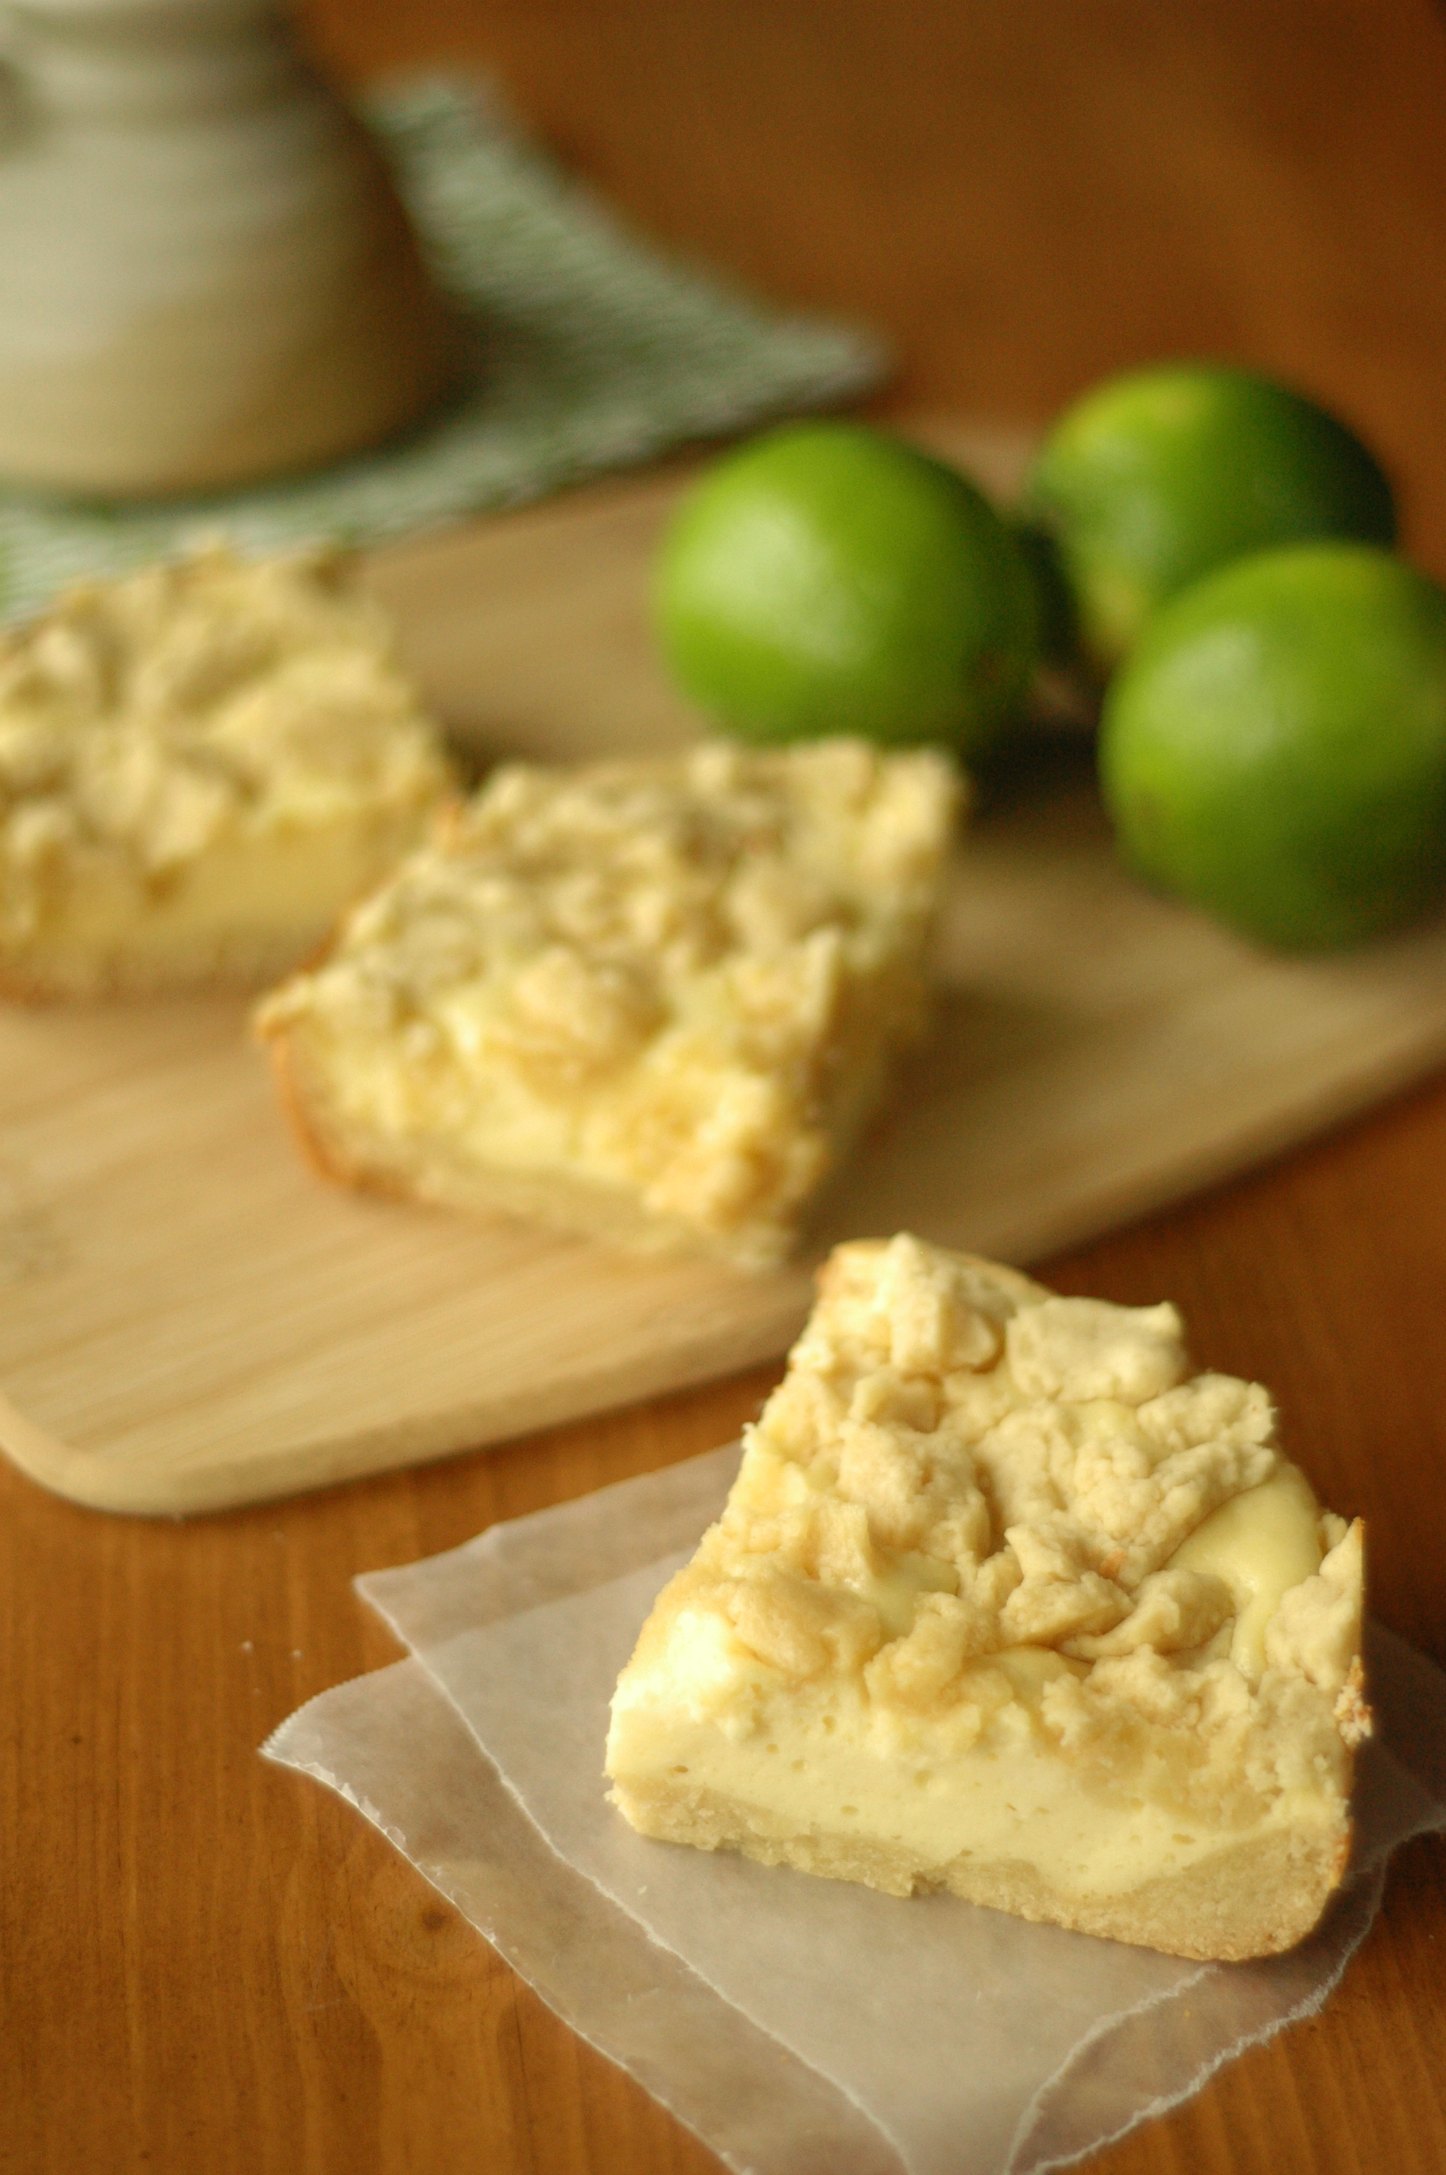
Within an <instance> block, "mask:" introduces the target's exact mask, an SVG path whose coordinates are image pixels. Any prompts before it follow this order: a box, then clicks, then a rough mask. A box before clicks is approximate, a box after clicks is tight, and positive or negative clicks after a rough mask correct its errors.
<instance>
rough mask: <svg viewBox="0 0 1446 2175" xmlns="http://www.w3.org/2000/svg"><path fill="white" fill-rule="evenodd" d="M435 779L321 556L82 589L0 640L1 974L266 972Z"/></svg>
mask: <svg viewBox="0 0 1446 2175" xmlns="http://www.w3.org/2000/svg"><path fill="white" fill-rule="evenodd" d="M452 789H453V778H452V774H451V770H450V767H449V765H448V762H447V760H446V757H445V755H444V753H443V749H442V744H441V739H440V735H439V734H438V732H437V729H436V727H435V726H434V725H433V724H432V723H431V721H430V720H429V719H428V718H427V717H426V716H425V715H424V713H423V711H422V709H421V707H420V704H419V702H418V699H417V696H416V694H415V693H414V691H413V689H412V688H411V686H410V684H409V683H408V681H407V680H406V679H405V677H404V676H403V674H402V673H401V671H400V669H399V668H398V666H397V664H396V661H395V659H394V657H393V654H392V644H391V637H390V634H389V632H388V630H387V628H386V626H385V624H384V622H383V621H382V619H381V617H380V615H379V614H378V613H377V612H376V610H375V609H374V608H373V607H372V606H371V605H370V604H369V603H367V602H366V600H365V599H364V598H362V597H361V596H360V595H359V594H358V593H357V592H356V591H355V589H354V588H353V587H352V585H351V582H350V579H349V576H348V574H347V571H346V568H345V565H344V563H343V562H342V561H341V560H340V559H339V558H338V557H337V555H336V554H334V553H322V552H305V553H296V554H291V555H289V556H287V557H285V558H275V559H269V560H262V561H258V562H255V563H249V562H245V561H242V560H240V559H238V558H236V557H234V556H233V555H232V554H231V553H230V552H228V551H225V550H221V549H215V550H208V551H203V552H198V553H196V554H195V555H193V556H192V557H190V558H187V559H181V560H179V561H176V562H173V563H168V564H164V565H157V566H151V567H147V568H145V569H143V570H142V571H141V572H139V573H137V574H132V575H129V576H127V577H125V578H124V579H121V580H117V581H110V582H88V583H84V584H81V585H79V586H77V587H75V588H73V589H71V590H69V591H68V592H66V593H65V594H64V595H63V596H61V597H60V598H59V599H58V601H57V602H56V603H55V604H54V605H53V606H52V607H51V609H50V610H49V611H47V612H45V613H44V614H42V615H41V616H40V617H39V618H37V619H35V620H33V621H31V622H30V623H29V624H28V625H26V626H23V627H19V628H16V629H13V630H11V631H10V632H8V633H6V634H4V635H3V636H0V987H3V988H4V989H5V990H6V991H8V992H9V993H11V994H16V995H26V996H86V995H97V994H106V993H110V992H113V991H131V990H139V989H160V988H172V987H179V986H184V985H192V984H196V983H210V982H216V981H228V982H229V981H241V982H253V983H254V982H257V981H266V980H268V979H271V978H272V977H274V976H275V975H277V974H279V973H281V972H283V971H284V970H285V969H286V968H288V967H290V966H292V965H294V964H295V963H296V961H297V960H299V959H301V958H304V957H305V956H306V954H307V953H308V952H309V951H312V950H314V949H315V947H316V946H317V945H318V944H319V943H320V942H321V940H322V938H323V937H324V936H325V935H326V933H327V931H328V930H329V929H330V927H331V925H332V923H333V922H334V921H335V920H336V918H337V916H338V914H339V913H340V912H341V911H342V909H343V908H344V907H345V906H346V905H348V904H349V903H350V901H351V900H352V899H354V898H356V897H357V896H358V895H359V894H360V893H361V892H363V891H365V890H367V889H369V888H370V887H371V885H372V884H374V883H375V882H376V881H377V879H378V878H379V877H380V876H381V875H382V874H383V872H384V871H385V870H386V869H387V868H389V867H390V866H391V865H392V864H393V863H394V862H395V861H396V860H397V859H398V857H399V856H400V855H401V854H402V853H403V852H405V851H406V849H407V848H408V847H410V846H411V845H413V844H414V843H415V841H416V840H417V838H418V837H419V836H420V835H421V833H422V831H423V829H424V828H425V827H426V825H427V824H428V823H429V822H430V820H431V817H432V815H433V813H434V811H435V810H436V808H437V807H438V805H439V803H440V802H441V800H442V798H443V797H444V796H445V795H446V794H447V793H449V792H450V791H451V790H452Z"/></svg>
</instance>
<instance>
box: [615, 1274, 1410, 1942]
mask: <svg viewBox="0 0 1446 2175" xmlns="http://www.w3.org/2000/svg"><path fill="white" fill-rule="evenodd" d="M1361 1592H1362V1536H1361V1529H1360V1526H1359V1524H1355V1525H1351V1526H1347V1524H1346V1523H1345V1521H1344V1520H1343V1519H1340V1518H1338V1517H1335V1516H1334V1515H1333V1514H1332V1513H1331V1512H1329V1511H1324V1510H1322V1509H1321V1508H1320V1506H1319V1505H1318V1504H1317V1502H1316V1499H1315V1496H1314V1495H1313V1493H1312V1491H1311V1488H1310V1484H1309V1483H1308V1481H1307V1480H1306V1478H1305V1476H1304V1474H1303V1473H1302V1472H1301V1471H1300V1470H1299V1468H1298V1467H1297V1466H1295V1465H1293V1464H1292V1463H1290V1461H1289V1460H1288V1459H1287V1458H1286V1457H1285V1455H1284V1454H1283V1452H1282V1451H1281V1449H1280V1447H1279V1445H1278V1443H1277V1440H1276V1433H1275V1416H1274V1413H1273V1411H1272V1408H1271V1403H1270V1399H1269V1397H1268V1396H1267V1395H1266V1392H1265V1391H1264V1390H1263V1389H1261V1388H1260V1387H1259V1386H1257V1385H1252V1384H1250V1383H1246V1382H1241V1381H1236V1380H1234V1379H1233V1378H1232V1377H1230V1376H1228V1375H1218V1374H1196V1373H1194V1372H1193V1371H1192V1369H1191V1367H1190V1365H1189V1363H1188V1361H1187V1359H1186V1356H1185V1351H1184V1347H1183V1343H1182V1333H1181V1324H1180V1319H1179V1316H1178V1315H1177V1314H1176V1312H1175V1310H1174V1308H1173V1307H1170V1306H1157V1307H1139V1308H1135V1307H1120V1306H1112V1305H1107V1304H1105V1303H1104V1302H1103V1301H1099V1300H1092V1299H1065V1298H1057V1297H1054V1296H1052V1295H1051V1294H1050V1293H1049V1292H1047V1291H1045V1290H1044V1289H1043V1288H1042V1287H1041V1286H1039V1285H1037V1284H1033V1283H1031V1282H1029V1281H1028V1280H1027V1279H1026V1278H1025V1277H1022V1276H1019V1275H1016V1274H1014V1273H1013V1272H1012V1271H1010V1270H1008V1269H1002V1268H997V1267H995V1266H993V1265H992V1264H990V1263H988V1262H984V1261H979V1260H976V1259H973V1258H972V1257H970V1256H968V1255H963V1254H955V1253H949V1252H945V1251H944V1250H942V1249H941V1248H938V1247H933V1246H927V1245H924V1244H922V1243H921V1242H920V1241H919V1240H917V1239H914V1238H910V1237H907V1236H905V1237H899V1238H895V1239H893V1240H892V1241H890V1242H888V1243H883V1242H878V1243H872V1242H871V1243H863V1244H857V1245H850V1246H844V1247H841V1248H839V1249H838V1250H837V1252H835V1254H834V1255H833V1256H832V1258H831V1259H830V1261H829V1262H828V1264H827V1266H826V1268H825V1270H824V1272H823V1275H822V1280H821V1290H820V1296H819V1300H818V1305H817V1307H816V1309H815V1312H814V1315H813V1318H812V1320H811V1322H810V1323H809V1325H808V1327H807V1329H806V1330H805V1331H804V1334H803V1336H802V1338H801V1339H800V1341H799V1342H798V1344H797V1345H796V1346H795V1347H794V1350H793V1353H792V1355H791V1358H790V1361H789V1367H788V1372H787V1375H786V1377H785V1379H784V1381H783V1382H782V1383H781V1384H780V1386H779V1388H778V1389H777V1390H776V1391H775V1392H774V1394H773V1396H772V1397H771V1398H770V1400H769V1402H768V1404H767V1406H766V1407H765V1409H764V1412H763V1414H762V1417H761V1418H760V1419H759V1421H758V1423H757V1425H756V1426H755V1427H752V1428H750V1429H749V1430H748V1432H747V1435H746V1438H745V1445H744V1453H743V1463H742V1467H741V1469H740V1471H739V1474H738V1478H737V1480H736V1482H735V1483H734V1487H733V1490H732V1493H731V1495H730V1497H729V1500H728V1504H727V1507H726V1509H725V1510H724V1513H723V1516H722V1518H721V1519H720V1520H719V1522H718V1523H717V1524H716V1525H715V1526H713V1527H712V1528H711V1529H710V1530H709V1531H708V1532H707V1533H706V1534H705V1535H704V1537H703V1540H702V1542H701V1544H700V1546H699V1548H698V1552H697V1554H696V1556H695V1557H694V1558H693V1561H692V1562H691V1563H690V1564H689V1565H688V1566H687V1567H686V1568H685V1569H684V1570H682V1571H680V1572H679V1573H678V1575H677V1576H676V1577H675V1578H674V1579H673V1580H672V1581H671V1582H670V1583H669V1584H668V1585H667V1586H666V1587H665V1588H664V1590H663V1592H662V1594H661V1595H660V1597H659V1599H658V1601H657V1603H656V1605H655V1607H654V1609H653V1611H652V1614H651V1616H650V1617H649V1618H648V1621H647V1623H646V1624H645V1625H644V1627H643V1631H642V1635H641V1637H640V1638H639V1640H638V1644H637V1648H636V1651H635V1652H634V1654H633V1657H632V1659H631V1660H630V1661H629V1663H628V1665H627V1667H626V1668H625V1669H624V1671H623V1673H622V1676H621V1678H620V1680H619V1682H618V1687H617V1691H616V1694H615V1697H614V1700H613V1709H612V1727H611V1731H610V1734H609V1738H608V1749H607V1772H608V1774H609V1776H610V1777H611V1779H612V1795H613V1799H614V1801H615V1803H616V1804H617V1805H619V1806H620V1807H621V1809H622V1811H623V1813H624V1814H625V1815H626V1817H627V1818H628V1819H629V1820H630V1821H631V1822H632V1824H633V1826H634V1827H635V1828H637V1829H639V1830H640V1831H641V1832H642V1833H643V1834H645V1835H650V1836H657V1837H661V1838H664V1839H666V1840H668V1841H671V1842H676V1843H690V1844H694V1845H696V1846H697V1847H699V1848H701V1849H704V1850H716V1849H723V1848H727V1849H735V1850H740V1851H743V1852H745V1853H746V1854H747V1855H748V1856H750V1857H753V1858H758V1859H761V1860H763V1862H764V1863H766V1864H769V1865H788V1866H795V1867H799V1868H801V1869H803V1870H804V1871H806V1872H810V1873H821V1874H827V1875H830V1876H832V1877H834V1878H836V1879H842V1880H856V1881H863V1882H866V1883H868V1884H869V1885H870V1886H872V1887H874V1888H880V1889H884V1890H886V1891H887V1892H888V1893H890V1894H892V1895H899V1896H907V1895H910V1894H911V1893H913V1892H914V1891H916V1890H921V1889H931V1888H945V1889H951V1890H953V1892H954V1893H955V1894H956V1895H959V1896H964V1897H967V1898H969V1899H970V1900H971V1901H973V1902H976V1903H983V1904H990V1905H993V1906H995V1907H996V1908H998V1909H1001V1910H1007V1911H1014V1912H1017V1913H1019V1914H1021V1915H1022V1916H1024V1917H1026V1918H1036V1919H1050V1920H1054V1921H1055V1922H1057V1923H1058V1924H1060V1925H1063V1926H1070V1927H1074V1928H1076V1929H1078V1930H1080V1931H1082V1932H1086V1933H1095V1934H1106V1935H1112V1936H1114V1937H1115V1938H1116V1939H1118V1940H1123V1941H1133V1942H1138V1943H1141V1944H1143V1945H1145V1946H1148V1947H1151V1948H1158V1949H1164V1950H1166V1951H1169V1952H1171V1953H1173V1954H1176V1955H1181V1956H1194V1957H1217V1958H1237V1957H1244V1956H1254V1955H1259V1954H1263V1953H1266V1952H1268V1951H1271V1950H1277V1949H1283V1948H1287V1947H1289V1946H1291V1945H1292V1944H1293V1943H1295V1942H1297V1941H1299V1940H1300V1939H1301V1938H1302V1937H1303V1936H1304V1935H1305V1934H1306V1933H1308V1932H1309V1931H1310V1929H1311V1927H1312V1926H1313V1925H1314V1924H1315V1923H1316V1920H1317V1919H1318V1918H1319V1916H1320V1914H1321V1911H1322V1910H1323V1908H1324V1906H1325V1903H1326V1900H1327V1898H1328V1897H1329V1895H1330V1894H1331V1892H1332V1890H1333V1889H1334V1888H1335V1887H1336V1885H1337V1883H1338V1882H1339V1880H1340V1878H1341V1875H1342V1871H1343V1869H1344V1867H1345V1863H1346V1858H1347V1853H1348V1848H1349V1842H1350V1833H1351V1827H1350V1792H1351V1774H1352V1753H1353V1749H1354V1747H1355V1746H1356V1745H1357V1743H1358V1742H1359V1741H1360V1739H1361V1738H1362V1737H1363V1736H1364V1735H1366V1734H1367V1733H1368V1730H1369V1714H1368V1712H1367V1710H1366V1707H1365V1705H1364V1702H1363V1699H1362V1673H1361V1659H1360V1640H1361Z"/></svg>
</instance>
